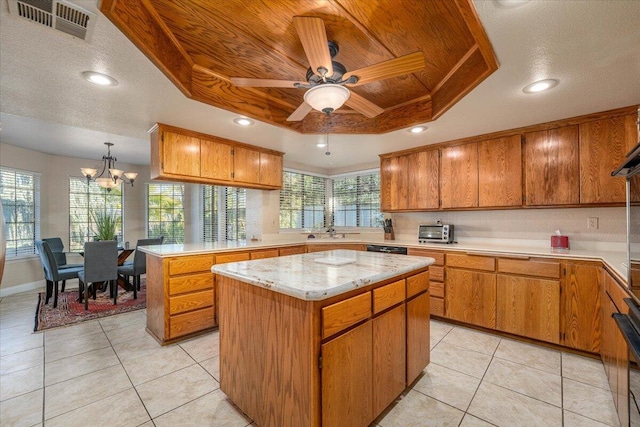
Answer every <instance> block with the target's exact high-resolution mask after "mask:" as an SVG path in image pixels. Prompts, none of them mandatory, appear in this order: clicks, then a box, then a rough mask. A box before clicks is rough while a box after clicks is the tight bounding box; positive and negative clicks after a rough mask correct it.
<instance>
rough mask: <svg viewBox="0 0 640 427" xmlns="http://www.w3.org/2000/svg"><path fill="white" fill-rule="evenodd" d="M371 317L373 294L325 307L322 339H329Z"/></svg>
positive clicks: (368, 293) (323, 310) (369, 293)
mask: <svg viewBox="0 0 640 427" xmlns="http://www.w3.org/2000/svg"><path fill="white" fill-rule="evenodd" d="M369 317H371V292H365V293H364V294H361V295H358V296H355V297H353V298H349V299H346V300H344V301H340V302H338V303H335V304H332V305H329V306H327V307H324V308H323V309H322V338H327V337H329V336H331V335H333V334H335V333H337V332H340V331H342V330H343V329H346V328H348V327H349V326H351V325H354V324H356V323H358V322H360V321H361V320H364V319H367V318H369Z"/></svg>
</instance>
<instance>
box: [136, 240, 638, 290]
mask: <svg viewBox="0 0 640 427" xmlns="http://www.w3.org/2000/svg"><path fill="white" fill-rule="evenodd" d="M341 243H360V244H374V245H389V246H404V247H407V248H424V249H429V250H444V251H461V252H466V253H474V252H477V253H478V255H480V254H482V255H494V256H509V255H516V256H520V255H521V256H532V257H550V258H568V259H580V260H591V261H603V262H604V263H605V264H607V265H608V266H609V268H610V269H611V271H612V272H613V273H615V274H616V275H617V276H618V278H619V279H620V280H622V281H623V282H625V283H626V280H627V267H626V257H627V254H626V251H625V250H615V249H612V248H611V247H609V246H604V247H602V248H601V247H598V246H597V245H594V246H593V247H591V248H584V249H583V248H580V249H571V250H566V251H554V250H553V249H551V248H549V246H548V244H547V243H546V242H539V241H526V240H515V239H483V240H477V241H467V242H461V243H454V244H438V243H417V242H416V240H415V239H412V238H407V239H398V240H391V241H389V240H384V239H383V238H382V237H379V238H376V237H364V238H359V239H351V238H341V239H328V238H324V239H320V238H318V239H306V238H302V237H301V236H298V235H292V236H286V235H285V237H284V238H282V239H279V240H277V241H258V242H252V241H238V242H223V243H186V244H182V245H177V244H166V245H155V246H146V247H142V248H141V250H142V251H143V252H147V253H149V254H152V255H155V256H159V257H170V256H180V255H197V254H204V253H216V252H233V251H243V250H244V251H246V250H258V249H267V248H273V247H283V246H296V245H306V244H309V245H315V244H341Z"/></svg>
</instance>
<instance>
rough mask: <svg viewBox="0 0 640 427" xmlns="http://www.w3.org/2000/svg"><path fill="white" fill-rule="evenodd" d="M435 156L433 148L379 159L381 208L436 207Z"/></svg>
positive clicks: (437, 172) (437, 170)
mask: <svg viewBox="0 0 640 427" xmlns="http://www.w3.org/2000/svg"><path fill="white" fill-rule="evenodd" d="M439 158H440V156H439V151H438V150H437V149H432V150H425V151H420V152H417V153H410V154H404V155H401V156H393V155H392V156H387V157H383V158H381V159H380V181H381V182H380V188H381V206H382V210H383V211H386V212H390V211H410V210H414V211H415V210H422V211H424V210H433V209H438V205H439V202H440V198H439V186H438V182H439Z"/></svg>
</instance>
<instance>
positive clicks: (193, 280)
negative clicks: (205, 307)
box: [169, 267, 213, 295]
mask: <svg viewBox="0 0 640 427" xmlns="http://www.w3.org/2000/svg"><path fill="white" fill-rule="evenodd" d="M209 268H211V267H209ZM203 289H213V273H200V274H190V275H188V276H180V277H171V278H169V295H177V294H182V293H185V292H193V291H200V290H203Z"/></svg>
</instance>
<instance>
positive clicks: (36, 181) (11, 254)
mask: <svg viewBox="0 0 640 427" xmlns="http://www.w3.org/2000/svg"><path fill="white" fill-rule="evenodd" d="M5 173H9V174H13V175H14V179H13V183H14V185H13V193H14V197H13V206H17V205H18V203H17V201H18V200H17V197H18V188H17V184H16V183H17V175H18V174H21V175H28V176H29V177H30V178H31V180H32V183H33V185H32V186H30V188H29V193H30V194H32V203H31V206H32V207H33V214H32V215H33V221H20V222H18V221H15V222H6V217H7V212H6V211H5V206H4V204H3V205H2V214H3V216H4V218H3V220H4V222H3V224H4V227H5V230H4V232H5V239H6V244H5V257H6V260H7V261H9V260H19V259H26V258H33V257H35V256H37V255H38V254H37V250H36V244H35V242H36V240H40V226H41V218H40V214H41V212H40V211H41V203H40V198H41V194H40V193H41V187H40V185H41V184H40V181H41V177H42V174H41V173H39V172H34V171H28V170H24V169H17V168H11V167H8V166H0V177H2V176H3V175H4V174H5ZM1 187H2V188H5V187H6V186H5V183H4V180H2V185H1ZM1 203H2V197H1V196H0V204H1ZM14 212H15V209H14ZM9 224H16V225H17V224H31V226H30V227H29V228H31V229H32V233H31V235H32V236H33V239H32V240H31V239H29V240H31V241H32V243H31V247H30V248H28V247H25V248H23V249H18V247H17V246H16V247H15V248H10V247H9V242H10V241H14V240H15V241H20V240H23V241H26V240H27V239H11V240H10V239H9V236H10V234H11V233H10V232H9V227H10V226H9Z"/></svg>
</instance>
